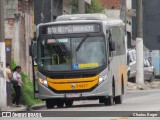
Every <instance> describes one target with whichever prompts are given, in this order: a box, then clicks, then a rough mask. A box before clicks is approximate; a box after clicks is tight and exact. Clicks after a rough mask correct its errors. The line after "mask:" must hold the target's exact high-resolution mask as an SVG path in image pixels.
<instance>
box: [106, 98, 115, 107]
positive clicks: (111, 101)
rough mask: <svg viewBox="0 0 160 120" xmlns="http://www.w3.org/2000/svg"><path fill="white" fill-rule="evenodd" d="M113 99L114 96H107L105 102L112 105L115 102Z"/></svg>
mask: <svg viewBox="0 0 160 120" xmlns="http://www.w3.org/2000/svg"><path fill="white" fill-rule="evenodd" d="M113 101H114V100H113V96H108V98H105V101H104V104H105V105H107V106H111V105H113V103H114V102H113Z"/></svg>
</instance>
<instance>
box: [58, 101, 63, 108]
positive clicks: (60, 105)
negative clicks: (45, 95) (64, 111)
mask: <svg viewBox="0 0 160 120" xmlns="http://www.w3.org/2000/svg"><path fill="white" fill-rule="evenodd" d="M63 106H64V101H63V100H57V107H58V108H62V107H63Z"/></svg>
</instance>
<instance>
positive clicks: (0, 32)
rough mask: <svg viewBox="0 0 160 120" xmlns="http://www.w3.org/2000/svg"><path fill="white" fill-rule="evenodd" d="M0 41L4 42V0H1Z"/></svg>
mask: <svg viewBox="0 0 160 120" xmlns="http://www.w3.org/2000/svg"><path fill="white" fill-rule="evenodd" d="M0 42H4V1H3V0H0Z"/></svg>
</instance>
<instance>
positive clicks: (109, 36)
mask: <svg viewBox="0 0 160 120" xmlns="http://www.w3.org/2000/svg"><path fill="white" fill-rule="evenodd" d="M106 34H107V37H108V41H109V42H108V43H109V57H112V51H111V42H112V36H111V31H110V30H107V31H106Z"/></svg>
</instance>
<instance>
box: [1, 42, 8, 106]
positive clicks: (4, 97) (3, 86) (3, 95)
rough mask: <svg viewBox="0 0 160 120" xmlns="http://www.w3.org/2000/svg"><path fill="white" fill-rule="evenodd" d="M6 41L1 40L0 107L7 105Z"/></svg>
mask: <svg viewBox="0 0 160 120" xmlns="http://www.w3.org/2000/svg"><path fill="white" fill-rule="evenodd" d="M5 59H6V57H5V43H4V42H0V108H1V107H5V106H6V104H7V103H6V101H7V94H6V80H5V76H6V69H5V68H6V61H5Z"/></svg>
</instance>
